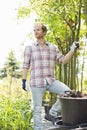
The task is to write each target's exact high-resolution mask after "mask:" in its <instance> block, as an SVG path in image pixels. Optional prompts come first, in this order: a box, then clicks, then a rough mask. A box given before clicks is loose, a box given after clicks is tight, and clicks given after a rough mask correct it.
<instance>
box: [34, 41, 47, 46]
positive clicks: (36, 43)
mask: <svg viewBox="0 0 87 130" xmlns="http://www.w3.org/2000/svg"><path fill="white" fill-rule="evenodd" d="M35 45H36V46H38V45H39V44H38V42H37V41H36V42H35ZM45 45H49V43H48V42H45Z"/></svg>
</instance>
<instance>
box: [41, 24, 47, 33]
mask: <svg viewBox="0 0 87 130" xmlns="http://www.w3.org/2000/svg"><path fill="white" fill-rule="evenodd" d="M41 25H42V30H43V32H46V33H47V27H46V26H45V25H44V24H42V23H41Z"/></svg>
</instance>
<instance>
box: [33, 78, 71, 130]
mask: <svg viewBox="0 0 87 130" xmlns="http://www.w3.org/2000/svg"><path fill="white" fill-rule="evenodd" d="M46 90H47V91H50V92H52V93H55V94H59V95H60V94H64V92H65V91H68V90H70V88H69V87H68V86H66V85H65V84H64V83H62V82H60V81H58V80H55V81H54V82H53V83H52V84H51V85H49V84H47V85H46V86H45V87H43V88H38V87H31V92H32V98H33V110H34V113H33V118H34V130H44V128H43V125H42V117H41V109H42V98H43V95H44V93H45V91H46ZM60 109H61V106H60V102H59V100H58V99H57V101H56V102H55V104H53V106H52V108H51V109H50V112H49V114H51V115H53V116H57V113H58V111H60Z"/></svg>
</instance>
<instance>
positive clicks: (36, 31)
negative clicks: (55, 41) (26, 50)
mask: <svg viewBox="0 0 87 130" xmlns="http://www.w3.org/2000/svg"><path fill="white" fill-rule="evenodd" d="M34 35H35V38H36V39H40V38H44V36H45V32H43V30H42V25H41V24H37V25H35V26H34Z"/></svg>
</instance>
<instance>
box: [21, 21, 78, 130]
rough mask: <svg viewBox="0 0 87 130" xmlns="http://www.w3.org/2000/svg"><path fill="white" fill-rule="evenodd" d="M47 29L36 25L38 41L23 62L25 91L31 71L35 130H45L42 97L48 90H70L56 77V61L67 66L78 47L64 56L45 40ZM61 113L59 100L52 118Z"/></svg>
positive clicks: (57, 91) (35, 30)
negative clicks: (42, 116) (42, 119)
mask: <svg viewBox="0 0 87 130" xmlns="http://www.w3.org/2000/svg"><path fill="white" fill-rule="evenodd" d="M46 33H47V28H46V26H45V25H43V24H42V23H38V24H35V26H34V35H35V38H36V39H37V41H36V42H35V43H34V44H33V45H31V46H27V47H26V48H25V51H24V62H23V80H22V81H23V84H22V86H23V89H25V87H26V79H27V74H28V70H29V69H30V88H31V92H32V98H33V110H34V112H33V118H34V130H44V128H43V126H42V122H41V108H42V97H43V95H44V93H45V91H46V90H48V91H50V92H53V93H57V94H63V93H64V92H65V91H68V90H70V89H69V87H67V86H66V85H65V84H64V83H62V82H60V81H58V80H56V79H55V77H54V67H55V61H58V62H59V63H62V64H66V63H67V62H68V61H69V60H70V59H71V57H72V56H73V53H74V50H75V49H76V48H77V47H78V45H77V44H75V43H73V45H72V46H71V50H70V51H69V52H68V53H67V54H66V55H65V56H64V55H62V54H61V53H60V51H59V49H58V48H57V47H56V46H55V45H54V44H50V43H48V42H47V41H46V40H45V35H46ZM59 112H60V102H59V100H57V101H56V103H55V104H54V105H53V106H52V108H51V109H50V112H49V115H50V117H51V116H52V117H56V116H58V113H59Z"/></svg>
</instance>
